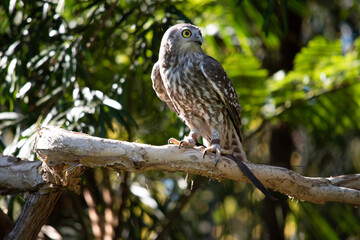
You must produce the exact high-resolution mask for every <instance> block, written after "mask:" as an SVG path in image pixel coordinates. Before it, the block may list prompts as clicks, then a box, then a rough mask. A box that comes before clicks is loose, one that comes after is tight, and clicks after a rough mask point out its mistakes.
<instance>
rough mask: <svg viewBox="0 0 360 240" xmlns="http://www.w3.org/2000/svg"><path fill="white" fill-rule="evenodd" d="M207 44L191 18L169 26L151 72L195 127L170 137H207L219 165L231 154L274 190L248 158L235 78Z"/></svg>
mask: <svg viewBox="0 0 360 240" xmlns="http://www.w3.org/2000/svg"><path fill="white" fill-rule="evenodd" d="M201 44H202V35H201V31H200V29H199V28H198V27H196V26H194V25H191V24H177V25H175V26H173V27H171V28H169V29H168V30H167V31H166V32H165V34H164V36H163V38H162V41H161V46H160V53H159V60H158V62H157V63H155V65H154V67H153V69H152V73H151V79H152V82H153V88H154V90H155V92H156V94H157V95H158V97H159V98H160V99H161V100H162V101H164V102H165V103H166V104H167V105H168V106H169V108H170V109H171V110H172V111H173V112H175V113H176V114H177V115H178V116H179V117H180V118H181V120H182V121H184V122H185V124H186V125H187V126H188V127H189V128H190V134H189V135H188V136H186V137H185V138H184V139H183V140H181V141H180V142H179V141H177V140H175V139H173V138H171V139H170V140H169V142H171V143H174V144H178V145H179V147H181V146H190V147H193V146H195V145H197V144H198V143H197V141H198V139H199V138H200V137H202V139H203V143H204V145H205V147H206V148H205V150H204V155H205V154H207V153H209V152H215V165H216V164H217V163H218V161H219V160H220V158H221V155H227V156H231V158H232V159H233V160H234V161H236V162H237V163H238V165H239V167H240V169H241V170H242V171H243V172H244V174H245V175H246V176H247V177H248V178H249V179H250V180H251V181H252V182H253V183H254V185H255V186H257V187H258V188H259V189H260V190H261V191H263V192H264V193H265V195H268V196H270V194H269V193H268V192H267V190H266V188H265V187H264V186H263V185H262V184H261V182H260V181H259V180H258V179H257V178H256V177H255V176H254V175H253V174H252V172H251V171H250V170H249V168H248V167H247V166H246V165H245V164H244V163H243V162H247V161H248V160H247V157H246V154H245V152H244V150H243V147H242V143H241V142H242V137H241V132H240V128H241V115H240V104H239V102H238V98H237V95H236V92H235V89H234V87H233V84H232V82H231V80H230V78H229V77H228V76H227V74H226V72H225V70H224V69H223V67H222V66H221V64H220V63H219V62H217V61H216V60H215V59H214V58H212V57H210V56H208V55H206V54H205V53H204V51H203V50H202V48H201Z"/></svg>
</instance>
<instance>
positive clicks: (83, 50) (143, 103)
mask: <svg viewBox="0 0 360 240" xmlns="http://www.w3.org/2000/svg"><path fill="white" fill-rule="evenodd" d="M358 9H359V3H358V2H356V1H337V2H334V3H329V2H322V1H315V0H309V1H305V2H304V1H297V0H281V1H273V0H271V1H260V0H256V1H236V0H227V1H201V0H198V1H195V0H194V1H110V0H109V1H71V0H69V1H63V0H59V1H55V0H53V1H30V2H25V1H16V0H11V1H9V2H2V3H1V4H0V19H1V21H0V93H1V95H0V150H1V152H2V153H3V154H10V155H16V156H19V157H24V158H29V159H31V160H36V159H35V155H34V153H33V152H32V146H33V141H34V133H35V132H36V130H37V128H38V127H40V126H46V125H56V126H61V127H64V128H66V129H69V130H74V131H79V132H85V133H88V134H91V135H96V136H100V137H109V138H116V139H121V140H128V141H141V142H145V143H149V144H165V143H166V142H167V139H168V138H169V137H177V138H182V137H183V136H184V135H185V134H186V132H187V131H188V130H187V129H186V127H185V125H184V124H183V123H182V122H181V121H180V120H179V119H178V118H177V117H176V116H175V114H173V113H170V111H169V110H168V109H167V107H166V105H165V104H164V103H162V102H161V101H160V100H159V99H158V98H157V97H156V95H155V94H154V92H153V90H152V87H151V80H150V73H151V69H152V66H153V64H154V63H155V62H156V60H157V56H158V50H159V45H160V41H161V36H162V34H163V33H164V31H165V30H166V29H167V28H168V27H169V26H171V25H173V24H175V23H176V22H178V21H185V22H192V23H194V24H197V25H199V26H200V27H202V29H203V35H204V46H203V47H204V50H205V52H207V53H208V54H209V55H211V56H213V57H215V58H216V59H218V60H219V61H220V62H221V63H222V64H223V66H224V68H225V69H226V71H227V73H228V74H229V76H230V77H231V79H232V80H233V82H234V85H235V88H236V90H237V93H238V95H239V102H240V104H241V105H242V108H243V124H244V129H243V131H244V133H245V134H244V135H245V136H246V147H247V152H248V154H249V156H250V159H252V160H254V161H257V162H266V163H269V164H276V165H282V166H286V167H289V168H293V169H295V171H298V172H300V173H302V174H305V175H311V176H329V175H337V174H346V173H356V172H358V171H360V164H359V156H360V152H359V150H358V149H360V148H359V146H360V140H359V139H360V138H359V137H360V132H359V127H360V126H359V124H360V123H359V121H358V119H359V118H360V111H359V109H360V108H359V107H360V106H359V105H360V86H359V84H358V83H359V75H360V74H359V71H360V66H359V62H360V57H359V56H360V38H358V39H354V36H357V35H359V32H356V31H357V30H358V29H360V28H359V27H360V24H359V23H360V21H359V19H358V18H359V16H360V15H359V10H358ZM279 133H280V137H279ZM119 179H120V180H122V181H119ZM82 189H83V191H82V194H81V195H79V196H77V195H75V194H73V193H70V192H67V193H65V194H64V195H63V196H62V199H61V201H59V203H58V206H57V207H56V209H55V210H54V212H53V213H52V215H51V217H50V219H49V223H48V224H49V225H51V226H53V227H54V228H55V229H56V231H58V232H59V233H60V234H61V235H62V236H64V238H71V239H74V238H75V239H93V238H96V237H100V236H105V235H109V236H112V238H115V239H140V238H143V239H147V238H157V239H163V238H165V239H198V238H204V239H205V238H206V239H214V238H217V239H225V238H226V239H230V238H234V239H235V238H236V239H284V238H286V239H290V238H291V239H300V238H307V239H345V238H354V239H356V238H359V237H360V235H359V232H360V229H359V228H360V225H359V224H358V222H359V220H360V212H359V210H358V209H353V208H352V207H351V206H343V205H341V204H327V205H326V206H318V205H313V204H309V203H299V202H296V201H293V200H291V199H287V197H286V196H281V195H279V196H278V197H279V198H281V199H282V200H281V201H279V202H276V203H270V202H268V201H267V200H266V199H264V197H263V195H261V193H259V192H258V191H257V190H256V189H254V188H253V187H252V186H251V185H248V184H247V185H245V184H243V183H237V182H232V181H224V182H221V183H219V182H215V181H209V180H208V179H204V178H201V177H197V176H186V175H184V174H179V173H172V174H170V173H161V172H153V173H147V174H144V175H143V174H132V173H124V174H122V175H119V176H117V174H116V173H114V172H112V171H109V170H107V169H94V170H89V171H87V172H86V174H85V175H84V176H83V179H82ZM22 204H23V199H22V198H21V197H19V196H16V197H11V196H4V197H1V198H0V207H1V209H2V210H3V211H5V212H7V214H8V215H9V216H10V217H11V218H12V219H13V220H16V217H17V216H18V214H19V207H21V205H22ZM96 217H98V220H97V221H95V218H96ZM97 227H98V228H97ZM97 229H99V230H97Z"/></svg>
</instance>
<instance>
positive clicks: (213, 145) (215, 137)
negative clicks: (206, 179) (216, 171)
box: [203, 130, 230, 167]
mask: <svg viewBox="0 0 360 240" xmlns="http://www.w3.org/2000/svg"><path fill="white" fill-rule="evenodd" d="M209 152H215V167H216V166H217V164H218V163H219V161H220V158H221V154H230V151H229V150H225V149H221V146H220V136H219V133H218V132H217V131H216V130H213V132H212V139H211V142H210V146H209V147H206V148H205V150H204V152H203V158H204V157H205V155H206V154H208V153H209Z"/></svg>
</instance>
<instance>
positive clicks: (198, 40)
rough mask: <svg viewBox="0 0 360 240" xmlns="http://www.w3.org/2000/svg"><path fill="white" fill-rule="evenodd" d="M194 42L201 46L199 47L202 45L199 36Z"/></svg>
mask: <svg viewBox="0 0 360 240" xmlns="http://www.w3.org/2000/svg"><path fill="white" fill-rule="evenodd" d="M195 42H196V43H197V44H199V45H200V46H201V45H202V38H201V36H199V35H198V36H196V38H195Z"/></svg>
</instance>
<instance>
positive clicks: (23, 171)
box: [0, 155, 45, 195]
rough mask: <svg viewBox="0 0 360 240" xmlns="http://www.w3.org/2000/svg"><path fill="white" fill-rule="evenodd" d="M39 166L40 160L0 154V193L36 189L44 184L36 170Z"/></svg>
mask: <svg viewBox="0 0 360 240" xmlns="http://www.w3.org/2000/svg"><path fill="white" fill-rule="evenodd" d="M40 166H41V162H40V161H36V162H33V161H24V160H21V159H19V158H16V157H11V156H2V155H0V194H2V195H5V194H15V193H20V192H32V191H38V190H39V189H40V187H42V186H43V185H44V184H45V182H44V181H43V179H42V176H41V175H40V174H39V172H38V169H39V167H40Z"/></svg>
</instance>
